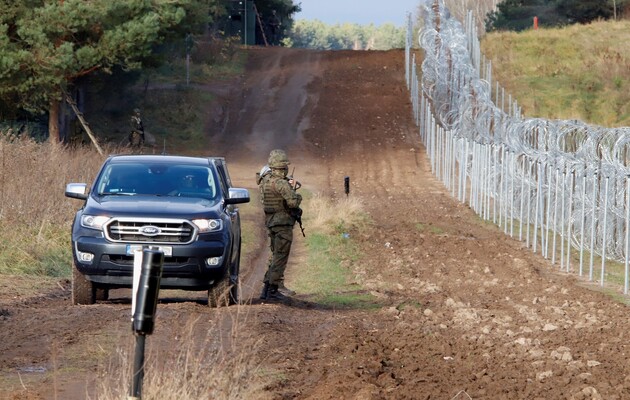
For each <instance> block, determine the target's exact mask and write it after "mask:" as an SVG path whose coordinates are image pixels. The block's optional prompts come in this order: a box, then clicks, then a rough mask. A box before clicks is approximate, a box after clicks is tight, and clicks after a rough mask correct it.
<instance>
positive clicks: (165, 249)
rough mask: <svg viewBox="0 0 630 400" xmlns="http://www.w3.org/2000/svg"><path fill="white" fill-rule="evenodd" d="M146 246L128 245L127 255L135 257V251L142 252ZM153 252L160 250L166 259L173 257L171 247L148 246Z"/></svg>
mask: <svg viewBox="0 0 630 400" xmlns="http://www.w3.org/2000/svg"><path fill="white" fill-rule="evenodd" d="M143 247H144V246H142V245H140V244H128V245H127V255H128V256H133V253H134V251H136V250H142V248H143ZM148 247H150V248H152V249H153V250H158V251H161V252H162V253H164V257H170V256H172V255H173V248H172V247H171V246H148Z"/></svg>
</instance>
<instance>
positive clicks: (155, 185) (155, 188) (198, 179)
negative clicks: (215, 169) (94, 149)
mask: <svg viewBox="0 0 630 400" xmlns="http://www.w3.org/2000/svg"><path fill="white" fill-rule="evenodd" d="M95 187H96V191H97V193H98V194H99V195H121V196H124V195H126V196H132V195H153V196H180V197H201V198H205V199H213V198H215V197H216V195H217V192H216V188H217V185H216V180H215V176H214V174H213V173H212V170H211V169H210V168H209V167H206V166H197V165H172V164H152V165H147V164H140V163H113V164H108V165H107V166H106V167H105V169H104V170H103V172H102V173H101V175H100V177H99V179H98V181H97V182H96V186H95Z"/></svg>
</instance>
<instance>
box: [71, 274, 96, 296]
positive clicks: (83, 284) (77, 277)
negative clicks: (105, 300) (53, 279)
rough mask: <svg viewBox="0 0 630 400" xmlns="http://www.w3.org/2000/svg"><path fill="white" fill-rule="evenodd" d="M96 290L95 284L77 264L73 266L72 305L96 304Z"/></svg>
mask: <svg viewBox="0 0 630 400" xmlns="http://www.w3.org/2000/svg"><path fill="white" fill-rule="evenodd" d="M95 301H96V290H95V288H94V284H93V283H92V282H91V281H89V280H88V279H87V278H86V277H85V276H84V275H83V274H82V273H81V272H79V270H78V269H77V267H76V266H74V265H73V266H72V305H78V304H94V302H95Z"/></svg>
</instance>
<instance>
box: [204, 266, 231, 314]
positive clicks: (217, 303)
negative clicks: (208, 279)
mask: <svg viewBox="0 0 630 400" xmlns="http://www.w3.org/2000/svg"><path fill="white" fill-rule="evenodd" d="M231 289H232V284H231V283H230V275H229V274H226V275H225V277H223V279H221V280H220V281H218V282H216V283H215V284H214V285H213V286H212V287H211V288H210V289H208V307H210V308H217V307H225V306H228V305H230V298H231V297H232V296H231V295H230V292H231Z"/></svg>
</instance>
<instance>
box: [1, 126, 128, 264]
mask: <svg viewBox="0 0 630 400" xmlns="http://www.w3.org/2000/svg"><path fill="white" fill-rule="evenodd" d="M105 151H108V152H111V153H114V152H116V149H114V148H108V149H106V150H105ZM104 159H105V156H101V155H100V154H99V153H98V152H97V151H96V150H93V149H91V148H87V147H81V148H76V149H71V148H66V147H63V146H55V145H51V144H50V143H43V144H41V143H36V142H34V141H32V140H30V139H25V138H24V139H22V138H20V139H13V140H10V139H9V138H7V137H6V136H0V274H13V275H22V274H33V275H48V276H66V275H67V274H68V273H69V271H70V260H71V257H70V250H71V247H70V235H69V231H70V226H71V224H72V220H73V218H74V214H75V212H76V210H77V209H78V208H79V207H80V206H81V204H80V202H79V201H77V200H72V199H68V198H66V197H65V196H64V189H65V186H66V184H67V183H70V182H85V183H91V182H92V180H93V179H94V176H95V175H96V173H97V172H98V169H99V167H100V166H101V164H102V163H103V161H104Z"/></svg>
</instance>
